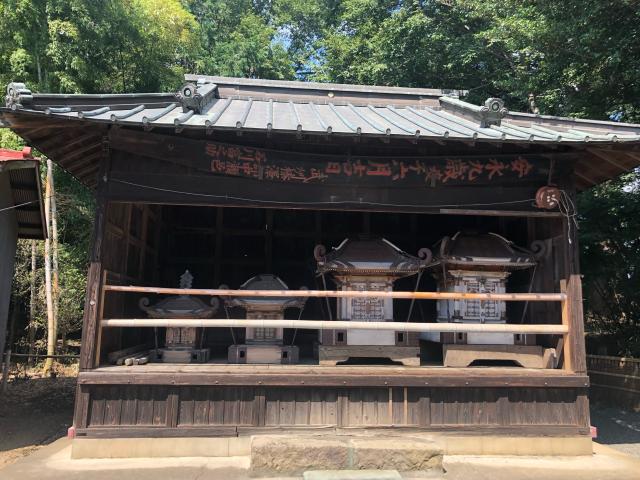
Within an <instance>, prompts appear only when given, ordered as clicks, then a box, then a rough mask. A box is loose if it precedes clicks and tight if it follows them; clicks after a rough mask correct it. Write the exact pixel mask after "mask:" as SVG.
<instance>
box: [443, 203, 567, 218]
mask: <svg viewBox="0 0 640 480" xmlns="http://www.w3.org/2000/svg"><path fill="white" fill-rule="evenodd" d="M531 203H533V202H531ZM440 213H442V214H444V215H473V216H480V217H547V218H561V217H563V215H562V213H560V212H544V211H542V212H536V211H530V212H529V211H522V210H470V209H464V208H441V209H440Z"/></svg>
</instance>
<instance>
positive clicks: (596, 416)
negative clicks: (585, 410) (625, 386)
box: [591, 405, 640, 458]
mask: <svg viewBox="0 0 640 480" xmlns="http://www.w3.org/2000/svg"><path fill="white" fill-rule="evenodd" d="M591 425H593V426H595V427H598V438H597V439H596V441H597V442H598V443H601V444H603V445H608V446H610V447H611V448H615V449H616V450H619V451H621V452H624V453H627V454H629V455H633V456H634V457H637V458H640V412H633V411H626V410H622V409H619V408H612V407H605V406H603V405H591Z"/></svg>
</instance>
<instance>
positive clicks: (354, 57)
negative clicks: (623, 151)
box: [315, 0, 640, 121]
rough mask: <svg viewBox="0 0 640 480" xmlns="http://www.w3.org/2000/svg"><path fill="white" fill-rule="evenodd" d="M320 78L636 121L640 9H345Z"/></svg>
mask: <svg viewBox="0 0 640 480" xmlns="http://www.w3.org/2000/svg"><path fill="white" fill-rule="evenodd" d="M334 24H335V25H337V28H330V29H328V30H326V31H325V33H324V35H323V38H322V39H321V40H320V44H321V47H320V49H319V50H320V52H321V55H322V60H321V61H320V62H319V66H318V67H319V68H318V69H317V72H316V75H315V77H316V78H318V79H321V80H338V81H342V82H347V83H377V84H383V85H405V86H419V87H435V88H457V89H469V90H470V95H469V97H468V99H469V100H470V101H473V102H480V101H483V100H484V99H486V98H487V97H488V96H499V97H502V98H503V99H504V100H505V101H506V102H507V105H508V106H509V108H511V109H513V110H526V109H527V108H528V105H527V97H528V94H529V93H534V94H535V95H536V97H537V99H538V105H539V106H540V108H541V110H542V112H543V113H547V114H559V115H573V116H583V117H591V118H604V119H606V118H608V117H609V115H611V114H616V113H617V114H618V117H619V118H621V119H625V120H627V121H634V120H638V119H639V118H640V117H639V112H638V108H639V107H638V98H640V68H639V67H640V60H639V59H640V55H639V53H640V35H639V34H638V33H639V29H640V6H639V5H638V4H637V2H635V1H633V0H586V1H584V0H567V1H565V2H558V1H556V0H539V1H536V2H531V1H527V2H523V1H521V0H500V1H497V0H494V1H487V0H458V1H452V2H444V1H437V0H432V1H427V0H424V1H400V2H398V1H388V0H346V1H344V2H342V8H341V11H340V13H339V18H338V19H337V21H335V22H334Z"/></svg>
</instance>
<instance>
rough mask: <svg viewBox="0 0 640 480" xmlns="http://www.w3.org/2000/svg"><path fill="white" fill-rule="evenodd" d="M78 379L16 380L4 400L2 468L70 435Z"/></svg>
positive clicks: (0, 408) (0, 417) (0, 439)
mask: <svg viewBox="0 0 640 480" xmlns="http://www.w3.org/2000/svg"><path fill="white" fill-rule="evenodd" d="M75 386H76V379H75V377H56V378H14V379H13V380H12V381H11V382H10V383H9V388H8V390H7V392H6V393H5V394H4V395H2V396H1V397H0V432H2V435H0V468H2V466H3V465H7V464H9V463H11V462H13V461H14V460H15V459H17V458H20V457H22V456H25V455H28V454H30V453H31V452H32V451H33V450H35V449H37V448H38V447H40V446H42V445H46V444H49V443H51V442H53V441H54V440H56V439H58V438H60V437H61V436H64V435H66V431H67V428H68V427H69V426H70V425H71V422H72V419H73V401H74V395H75Z"/></svg>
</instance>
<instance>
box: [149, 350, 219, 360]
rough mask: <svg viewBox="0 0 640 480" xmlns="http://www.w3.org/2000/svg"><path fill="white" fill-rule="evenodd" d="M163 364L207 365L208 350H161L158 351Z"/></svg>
mask: <svg viewBox="0 0 640 480" xmlns="http://www.w3.org/2000/svg"><path fill="white" fill-rule="evenodd" d="M158 352H159V356H160V358H161V360H162V362H163V363H207V362H208V361H209V349H208V348H184V349H178V348H161V349H159V350H158Z"/></svg>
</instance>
